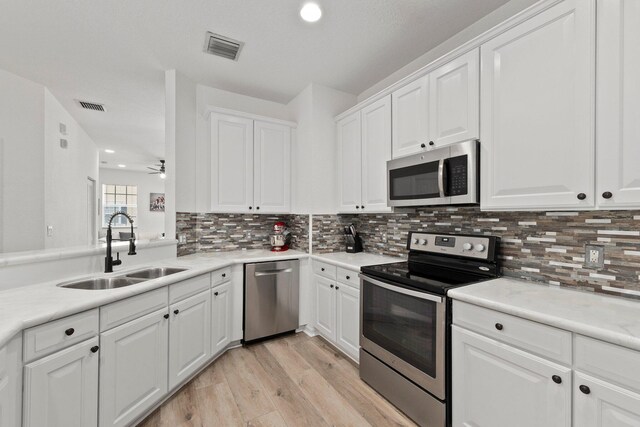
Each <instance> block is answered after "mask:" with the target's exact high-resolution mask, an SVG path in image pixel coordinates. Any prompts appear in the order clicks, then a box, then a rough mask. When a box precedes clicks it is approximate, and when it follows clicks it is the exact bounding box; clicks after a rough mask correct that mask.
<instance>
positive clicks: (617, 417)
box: [573, 371, 640, 427]
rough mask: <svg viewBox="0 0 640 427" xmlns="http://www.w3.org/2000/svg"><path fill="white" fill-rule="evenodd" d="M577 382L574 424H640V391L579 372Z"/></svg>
mask: <svg viewBox="0 0 640 427" xmlns="http://www.w3.org/2000/svg"><path fill="white" fill-rule="evenodd" d="M574 384H575V390H574V392H573V398H574V414H575V415H574V423H573V425H574V427H639V426H640V394H637V393H634V392H632V391H629V390H626V389H623V388H620V387H618V386H615V385H613V384H609V383H606V382H604V381H601V380H598V379H596V378H593V377H590V376H589V375H585V374H583V373H581V372H578V371H576V372H575V380H574ZM584 387H587V388H588V389H584ZM583 389H584V390H585V391H588V394H585V393H584V391H582V390H583Z"/></svg>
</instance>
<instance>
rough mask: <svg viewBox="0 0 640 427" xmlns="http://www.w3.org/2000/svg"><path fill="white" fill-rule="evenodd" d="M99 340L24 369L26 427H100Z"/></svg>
mask: <svg viewBox="0 0 640 427" xmlns="http://www.w3.org/2000/svg"><path fill="white" fill-rule="evenodd" d="M98 351H99V348H98V337H94V338H91V339H89V340H86V341H83V342H81V343H80V344H76V345H74V346H72V347H69V348H66V349H64V350H60V351H58V352H56V353H53V354H51V355H49V356H47V357H44V358H42V359H40V360H37V361H35V362H31V363H29V364H28V365H26V366H25V367H24V402H23V408H24V419H23V420H24V426H25V427H31V426H32V427H42V426H49V427H56V426H59V427H74V426H75V427H90V426H97V425H98V359H99V353H98Z"/></svg>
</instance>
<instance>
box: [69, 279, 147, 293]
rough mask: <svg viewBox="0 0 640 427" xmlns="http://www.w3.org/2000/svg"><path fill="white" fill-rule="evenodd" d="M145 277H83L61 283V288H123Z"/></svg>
mask: <svg viewBox="0 0 640 427" xmlns="http://www.w3.org/2000/svg"><path fill="white" fill-rule="evenodd" d="M144 280H145V279H137V278H133V277H122V276H120V277H101V278H98V279H85V280H78V281H76V282H69V283H63V284H61V285H58V286H60V287H61V288H70V289H86V290H94V291H97V290H104V289H116V288H123V287H125V286H131V285H135V284H136V283H140V282H143V281H144Z"/></svg>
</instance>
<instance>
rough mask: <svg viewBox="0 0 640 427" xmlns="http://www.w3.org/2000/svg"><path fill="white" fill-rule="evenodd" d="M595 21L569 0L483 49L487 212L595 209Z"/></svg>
mask: <svg viewBox="0 0 640 427" xmlns="http://www.w3.org/2000/svg"><path fill="white" fill-rule="evenodd" d="M593 20H594V4H593V2H592V1H588V0H565V1H563V2H561V3H559V4H557V5H555V6H553V7H551V8H549V9H547V10H545V11H543V12H542V13H540V14H538V15H535V16H534V17H533V18H531V19H529V20H527V21H525V22H523V23H522V24H520V25H517V26H515V27H513V28H511V29H510V30H507V31H506V32H504V33H502V34H500V35H498V36H497V37H495V38H494V39H492V40H490V41H489V42H487V43H485V44H483V45H482V48H481V49H482V53H481V55H482V69H481V76H482V77H481V125H480V128H481V130H482V131H481V136H480V140H481V141H482V152H481V174H482V176H481V186H482V191H481V204H482V208H483V209H496V210H508V209H520V210H522V209H558V208H560V209H562V208H591V207H594V206H595V200H596V197H595V194H594V188H595V187H594V173H593V171H594V168H595V163H594V155H595V149H594V131H593V129H594V89H595V81H594V74H595V73H594V72H595V66H594V64H595V49H594V45H595V25H594V23H593ZM636 102H637V101H636Z"/></svg>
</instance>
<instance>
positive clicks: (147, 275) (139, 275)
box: [125, 267, 186, 280]
mask: <svg viewBox="0 0 640 427" xmlns="http://www.w3.org/2000/svg"><path fill="white" fill-rule="evenodd" d="M182 271H186V268H173V267H159V268H148V269H146V270H140V271H136V272H133V273H129V274H126V275H125V277H127V278H130V279H145V280H151V279H157V278H159V277H164V276H168V275H170V274H176V273H180V272H182Z"/></svg>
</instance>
